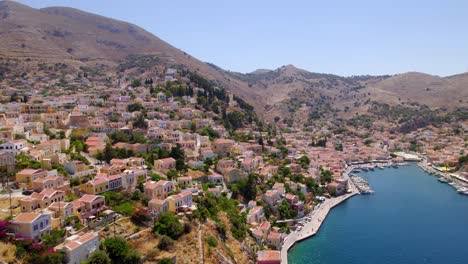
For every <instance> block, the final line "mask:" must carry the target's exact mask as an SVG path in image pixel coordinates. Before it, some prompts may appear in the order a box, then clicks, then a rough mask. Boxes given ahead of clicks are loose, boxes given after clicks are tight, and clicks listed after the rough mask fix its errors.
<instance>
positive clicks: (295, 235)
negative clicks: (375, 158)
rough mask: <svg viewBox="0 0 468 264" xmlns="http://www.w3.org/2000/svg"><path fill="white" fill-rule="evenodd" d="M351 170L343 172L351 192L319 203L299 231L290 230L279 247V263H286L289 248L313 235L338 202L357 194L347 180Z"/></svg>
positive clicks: (355, 189) (350, 182)
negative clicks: (309, 219)
mask: <svg viewBox="0 0 468 264" xmlns="http://www.w3.org/2000/svg"><path fill="white" fill-rule="evenodd" d="M350 171H352V168H348V170H346V172H345V173H344V175H345V177H346V178H348V182H349V187H350V190H351V192H350V193H347V194H344V195H341V196H338V197H333V198H330V199H326V200H325V201H324V202H323V203H320V204H319V205H318V206H317V207H316V208H315V209H314V211H313V212H312V213H311V215H310V216H311V221H310V222H306V224H305V225H304V226H303V227H302V230H301V231H295V232H291V233H290V234H289V235H288V236H287V237H286V239H285V241H284V243H283V246H282V247H281V263H282V264H287V263H288V251H289V249H290V248H291V247H292V246H293V245H294V244H295V243H297V242H299V241H301V240H303V239H306V238H308V237H311V236H314V235H315V234H316V233H317V232H318V230H319V229H320V226H321V225H322V223H323V221H325V218H326V217H327V215H328V213H329V212H330V210H331V209H332V208H333V207H335V206H337V205H338V204H340V203H342V202H343V201H345V200H347V199H348V198H350V197H352V196H354V195H356V194H359V191H358V190H357V188H356V187H355V186H354V184H353V182H352V181H351V180H349V177H348V173H349V172H350Z"/></svg>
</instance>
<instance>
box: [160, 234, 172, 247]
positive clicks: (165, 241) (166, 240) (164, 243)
mask: <svg viewBox="0 0 468 264" xmlns="http://www.w3.org/2000/svg"><path fill="white" fill-rule="evenodd" d="M173 245H174V240H173V239H172V238H170V237H168V236H165V235H163V236H161V237H160V238H159V243H158V248H159V249H161V250H168V249H170V248H171V247H172V246H173Z"/></svg>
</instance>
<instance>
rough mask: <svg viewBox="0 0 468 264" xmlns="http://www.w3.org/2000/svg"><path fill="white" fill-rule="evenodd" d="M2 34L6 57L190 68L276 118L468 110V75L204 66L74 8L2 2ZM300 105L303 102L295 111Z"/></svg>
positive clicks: (126, 26)
mask: <svg viewBox="0 0 468 264" xmlns="http://www.w3.org/2000/svg"><path fill="white" fill-rule="evenodd" d="M0 36H1V40H2V41H0V57H3V58H17V59H30V60H35V61H38V62H41V61H55V62H60V61H66V62H67V63H75V64H78V65H86V64H89V63H108V64H110V65H117V64H118V63H119V62H120V61H122V60H123V59H125V58H126V57H127V56H128V55H132V54H150V55H155V56H158V58H160V59H161V60H162V61H164V62H165V63H167V64H168V65H183V66H184V67H186V68H188V69H190V70H191V71H193V72H197V73H199V74H201V75H202V76H204V77H205V78H207V79H210V80H212V81H214V82H216V83H218V84H219V85H221V86H223V87H225V88H226V89H228V90H230V91H231V92H233V93H234V94H235V95H237V96H239V97H242V98H244V99H245V100H246V101H247V102H248V103H250V104H252V105H254V106H255V108H256V110H257V112H259V113H261V114H264V115H265V117H266V118H269V119H270V120H271V119H272V118H273V117H274V116H276V115H279V116H287V115H290V113H292V112H294V111H295V110H297V109H299V108H300V105H301V104H313V103H316V102H317V100H321V101H323V102H325V103H326V104H330V108H334V109H338V110H341V111H338V113H340V114H343V116H346V114H344V110H345V109H351V111H349V112H348V113H353V111H352V110H353V109H354V111H355V112H361V111H368V110H369V108H367V107H363V105H367V104H368V101H371V102H378V103H382V104H391V105H397V104H401V103H408V104H409V103H413V102H417V103H419V104H421V105H427V106H429V107H431V108H448V109H452V108H455V107H467V106H468V73H462V74H458V75H454V76H449V77H438V76H432V75H427V74H423V73H403V74H398V75H394V76H390V75H386V76H367V75H366V76H351V77H342V76H338V75H334V74H324V73H313V72H309V71H306V70H303V69H299V68H297V67H295V66H293V65H285V66H282V67H280V68H278V69H275V70H267V69H259V70H256V71H254V72H251V73H246V74H243V73H236V72H231V71H226V70H224V69H222V68H220V67H218V66H216V65H214V64H209V63H204V62H202V61H199V60H197V59H196V58H194V57H192V56H190V55H188V54H187V53H185V52H183V51H181V50H179V49H177V48H175V47H173V46H171V45H170V44H168V43H166V42H165V41H163V40H161V39H159V38H158V37H156V36H154V35H153V34H151V33H149V32H147V31H145V30H144V29H142V28H140V27H138V26H135V25H132V24H130V23H127V22H122V21H118V20H115V19H111V18H107V17H103V16H99V15H94V14H90V13H87V12H84V11H81V10H77V9H73V8H67V7H48V8H43V9H34V8H31V7H28V6H25V5H22V4H19V3H17V2H13V1H2V2H0ZM292 102H294V103H295V104H297V105H294V106H293V107H292V108H291V107H290V105H291V104H292ZM293 108H294V109H293ZM293 110H294V111H293Z"/></svg>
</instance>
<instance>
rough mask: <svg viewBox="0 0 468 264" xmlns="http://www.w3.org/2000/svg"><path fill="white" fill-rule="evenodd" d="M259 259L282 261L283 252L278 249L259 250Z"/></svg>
mask: <svg viewBox="0 0 468 264" xmlns="http://www.w3.org/2000/svg"><path fill="white" fill-rule="evenodd" d="M257 261H281V253H280V252H279V251H278V250H263V251H259V252H258V256H257Z"/></svg>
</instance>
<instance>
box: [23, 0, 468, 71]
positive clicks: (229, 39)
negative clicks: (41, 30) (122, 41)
mask: <svg viewBox="0 0 468 264" xmlns="http://www.w3.org/2000/svg"><path fill="white" fill-rule="evenodd" d="M20 2H22V3H25V4H27V5H30V6H33V7H45V6H69V7H75V8H79V9H82V10H84V11H88V12H92V13H96V14H100V15H104V16H108V17H112V18H115V19H119V20H124V21H127V22H131V23H134V24H136V25H138V26H141V27H143V28H144V29H146V30H148V31H150V32H151V33H154V34H155V35H157V36H158V37H160V38H162V39H163V40H165V41H167V42H169V43H170V44H172V45H174V46H175V47H177V48H180V49H182V50H184V51H186V52H187V53H190V54H191V55H193V56H194V57H196V58H198V59H200V60H203V61H206V62H211V63H214V64H217V65H218V66H221V67H223V68H225V69H228V70H233V71H239V72H250V71H253V70H255V69H258V68H266V69H274V68H277V67H279V66H282V65H286V64H294V65H295V66H297V67H300V68H304V69H306V70H309V71H314V72H326V73H335V74H340V75H355V74H394V73H400V72H407V71H421V72H426V73H431V74H436V75H442V76H445V75H452V74H457V73H461V72H467V71H468V1H467V0H460V1H448V0H438V1H433V0H417V1H416V0H415V1H412V0H405V1H402V0H393V1H384V0H366V1H363V0H343V1H333V0H327V1H324V0H322V1H312V0H309V1H307V0H304V1H293V0H288V1H286V0H284V1H274V0H250V1H247V0H236V1H225V0H209V1H208V0H206V1H205V0H197V1H193V0H186V1H182V0H164V1H162V0H126V1H124V0H21V1H20Z"/></svg>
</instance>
